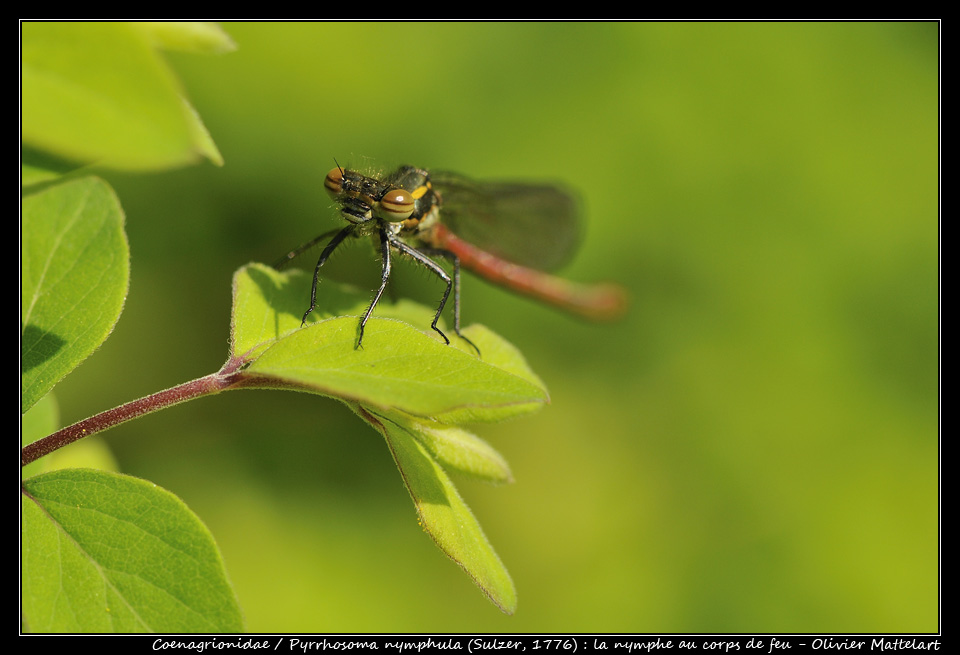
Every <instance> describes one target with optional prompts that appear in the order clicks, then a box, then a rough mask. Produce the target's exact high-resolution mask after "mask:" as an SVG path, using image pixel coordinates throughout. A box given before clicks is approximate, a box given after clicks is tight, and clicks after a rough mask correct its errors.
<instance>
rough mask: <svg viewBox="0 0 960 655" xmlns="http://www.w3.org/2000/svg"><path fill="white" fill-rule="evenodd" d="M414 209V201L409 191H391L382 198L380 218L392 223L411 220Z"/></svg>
mask: <svg viewBox="0 0 960 655" xmlns="http://www.w3.org/2000/svg"><path fill="white" fill-rule="evenodd" d="M413 209H414V200H413V196H412V195H411V194H410V192H409V191H404V190H403V189H390V190H389V191H387V192H386V193H385V194H384V195H383V197H382V198H380V211H379V214H380V217H381V218H384V219H386V220H388V221H390V222H392V223H399V222H400V221H403V220H406V219H407V218H410V214H412V213H413Z"/></svg>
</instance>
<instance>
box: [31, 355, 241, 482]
mask: <svg viewBox="0 0 960 655" xmlns="http://www.w3.org/2000/svg"><path fill="white" fill-rule="evenodd" d="M240 364H241V362H240V361H238V360H231V361H228V362H227V364H226V365H224V367H223V368H222V369H220V370H219V371H217V372H216V373H213V374H211V375H206V376H204V377H202V378H197V379H196V380H191V381H190V382H184V383H183V384H179V385H177V386H175V387H171V388H170V389H165V390H163V391H158V392H157V393H154V394H150V395H149V396H144V397H143V398H139V399H137V400H133V401H131V402H129V403H125V404H123V405H120V406H119V407H114V408H113V409H108V410H107V411H105V412H101V413H99V414H97V415H96V416H91V417H90V418H88V419H84V420H82V421H80V422H78V423H74V424H73V425H71V426H68V427H65V428H63V429H62V430H57V431H56V432H54V433H53V434H51V435H48V436H46V437H44V438H43V439H38V440H37V441H34V442H33V443H32V444H29V445H27V446H24V447H23V448H22V449H20V466H26V465H27V464H29V463H31V462H33V461H36V460H38V459H40V458H41V457H43V456H44V455H48V454H50V453H52V452H53V451H55V450H57V449H58V448H63V447H64V446H66V445H67V444H71V443H73V442H74V441H79V440H80V439H83V438H84V437H88V436H90V435H91V434H96V433H97V432H103V431H104V430H109V429H110V428H112V427H113V426H115V425H119V424H120V423H125V422H126V421H129V420H131V419H135V418H137V417H140V416H143V415H144V414H149V413H151V412H155V411H157V410H160V409H165V408H167V407H172V406H173V405H176V404H178V403H182V402H184V401H186V400H192V399H193V398H199V397H200V396H207V395H210V394H215V393H219V392H221V391H224V390H225V389H230V388H233V387H237V386H242V385H243V382H244V380H243V374H242V373H240V372H239V370H238V369H239V368H240Z"/></svg>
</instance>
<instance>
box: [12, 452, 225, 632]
mask: <svg viewBox="0 0 960 655" xmlns="http://www.w3.org/2000/svg"><path fill="white" fill-rule="evenodd" d="M21 499H22V502H21V511H22V517H23V542H22V548H23V578H22V585H23V615H24V617H25V623H26V627H27V628H28V629H29V630H31V631H36V632H222V631H229V632H235V631H238V630H241V629H242V627H243V619H242V617H241V614H240V608H239V606H238V605H237V602H236V599H235V597H234V595H233V592H232V590H231V589H230V584H229V582H228V581H227V576H226V572H225V571H224V568H223V562H222V561H221V558H220V553H219V552H218V551H217V548H216V545H215V544H214V541H213V537H212V536H211V535H210V533H209V531H208V530H207V529H206V527H204V525H203V524H202V523H201V522H200V520H199V519H198V518H197V517H196V516H195V515H194V514H193V513H192V512H191V511H190V510H189V509H188V508H187V506H186V505H184V504H183V502H182V501H181V500H180V499H178V498H177V497H175V496H174V495H173V494H171V493H170V492H168V491H165V490H163V489H160V488H159V487H157V486H156V485H154V484H152V483H150V482H147V481H145V480H139V479H137V478H132V477H129V476H124V475H118V474H116V473H107V472H104V471H94V470H88V469H67V470H62V471H55V472H52V473H45V474H42V475H39V476H36V477H33V478H30V479H28V480H26V481H25V482H24V484H23V493H22V494H21Z"/></svg>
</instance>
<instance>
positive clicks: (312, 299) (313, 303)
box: [288, 225, 354, 327]
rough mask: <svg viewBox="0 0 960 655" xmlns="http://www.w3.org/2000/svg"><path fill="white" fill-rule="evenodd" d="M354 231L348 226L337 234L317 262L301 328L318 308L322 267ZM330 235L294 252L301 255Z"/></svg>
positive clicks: (351, 226) (352, 227)
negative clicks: (318, 288) (308, 302)
mask: <svg viewBox="0 0 960 655" xmlns="http://www.w3.org/2000/svg"><path fill="white" fill-rule="evenodd" d="M353 229H354V226H353V225H348V226H347V227H345V228H343V229H342V230H340V231H339V232H337V234H336V236H334V237H333V238H332V239H330V243H328V244H327V246H326V247H325V248H324V249H323V252H321V253H320V259H318V260H317V267H316V268H315V269H314V270H313V286H312V287H311V288H310V307H309V308H308V309H307V311H305V312H304V313H303V320H301V321H300V327H303V325H304V324H305V323H306V322H307V316H309V315H310V312H312V311H313V309H314V307H316V306H317V283H318V282H319V281H320V267H321V266H323V265H324V264H325V263H326V262H327V258H328V257H330V255H331V254H332V253H333V251H334V250H335V249H336V248H337V246H339V245H340V243H341V242H342V241H343V240H344V239H346V238H347V237H348V236H350V235H351V234H353ZM329 234H330V233H329V232H328V233H327V234H325V235H321V236H320V237H319V238H317V239H314V240H313V241H311V242H310V243H308V244H306V245H304V246H300V247H299V248H297V249H296V250H294V251H293V253H296V254H299V253H300V252H303V251H304V250H306V249H307V248H309V247H310V246H312V245H313V244H315V243H317V242H318V241H319V240H320V239H322V238H323V237H324V236H327V235H329ZM288 257H289V255H288Z"/></svg>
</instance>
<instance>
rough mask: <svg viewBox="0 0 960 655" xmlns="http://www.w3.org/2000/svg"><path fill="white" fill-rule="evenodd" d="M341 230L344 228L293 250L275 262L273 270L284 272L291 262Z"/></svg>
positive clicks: (332, 231) (327, 233) (325, 233)
mask: <svg viewBox="0 0 960 655" xmlns="http://www.w3.org/2000/svg"><path fill="white" fill-rule="evenodd" d="M341 229H342V228H339V227H338V228H337V229H335V230H330V231H329V232H324V233H323V234H321V235H320V236H318V237H317V238H316V239H313V240H311V241H308V242H307V243H305V244H303V245H302V246H298V247H297V248H295V249H294V250H291V251H290V252H288V253H287V254H286V255H284V256H283V257H281V258H280V259H278V260H277V261H275V262H274V263H273V264H272V265H271V266H273V268H275V269H276V270H278V271H282V270H283V269H285V268H286V267H287V266H288V265H289V264H290V262H292V261H293V260H294V259H296V258H297V257H299V256H300V255H302V254H303V253H305V252H307V251H308V250H310V249H311V248H313V247H314V246H315V245H317V244H318V243H320V242H321V241H326V240H327V239H329V238H330V237H332V236H333V235H334V234H336V233H337V232H339V231H340V230H341Z"/></svg>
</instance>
